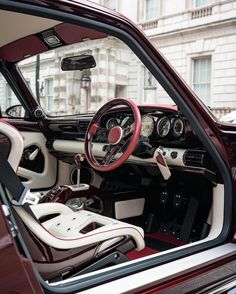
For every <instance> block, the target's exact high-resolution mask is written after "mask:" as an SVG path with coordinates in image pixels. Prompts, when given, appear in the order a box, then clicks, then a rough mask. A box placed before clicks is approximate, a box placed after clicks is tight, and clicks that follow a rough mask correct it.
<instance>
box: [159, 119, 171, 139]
mask: <svg viewBox="0 0 236 294" xmlns="http://www.w3.org/2000/svg"><path fill="white" fill-rule="evenodd" d="M170 127H171V123H170V119H169V118H168V116H162V117H160V118H159V119H158V121H157V125H156V131H157V134H158V135H159V136H160V137H162V138H163V137H166V136H167V135H168V134H169V132H170Z"/></svg>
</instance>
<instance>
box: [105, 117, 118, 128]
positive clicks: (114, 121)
mask: <svg viewBox="0 0 236 294" xmlns="http://www.w3.org/2000/svg"><path fill="white" fill-rule="evenodd" d="M118 125H119V120H118V119H117V118H114V117H112V118H110V119H109V120H108V121H107V123H106V128H107V129H108V130H111V129H112V128H114V127H116V126H118Z"/></svg>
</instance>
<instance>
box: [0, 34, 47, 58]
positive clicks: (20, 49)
mask: <svg viewBox="0 0 236 294" xmlns="http://www.w3.org/2000/svg"><path fill="white" fill-rule="evenodd" d="M47 50H48V47H47V46H46V45H45V44H44V43H43V41H42V40H40V39H39V37H38V36H35V35H30V36H27V37H25V38H22V39H20V40H17V41H15V42H12V43H10V44H7V45H5V46H3V47H2V48H0V58H1V59H4V60H7V61H9V62H17V61H20V60H22V59H25V58H27V57H30V56H33V55H36V54H39V53H42V52H45V51H47Z"/></svg>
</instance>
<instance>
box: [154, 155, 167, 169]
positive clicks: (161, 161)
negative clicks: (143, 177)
mask: <svg viewBox="0 0 236 294" xmlns="http://www.w3.org/2000/svg"><path fill="white" fill-rule="evenodd" d="M156 161H157V162H158V163H159V164H161V165H163V166H166V164H165V161H164V159H163V157H162V156H161V155H160V154H158V155H157V156H156Z"/></svg>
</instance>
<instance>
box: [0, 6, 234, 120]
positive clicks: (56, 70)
mask: <svg viewBox="0 0 236 294" xmlns="http://www.w3.org/2000/svg"><path fill="white" fill-rule="evenodd" d="M156 1H159V2H160V5H159V11H157V13H156V15H157V16H158V17H156V18H154V19H151V20H148V21H146V20H145V9H146V4H145V3H146V1H145V0H129V1H127V0H115V2H114V3H115V8H114V9H115V10H116V11H118V12H120V13H122V14H124V15H126V16H127V17H129V18H131V19H132V20H133V21H135V22H136V23H138V25H139V26H140V28H142V29H143V30H144V32H145V33H146V34H147V35H148V36H149V38H150V39H151V41H152V42H153V43H154V44H155V45H156V46H157V47H158V48H159V49H160V51H161V52H162V53H163V54H164V55H165V56H166V58H167V59H168V60H169V61H170V63H171V64H172V65H173V66H174V67H175V69H176V70H177V71H178V72H179V74H180V75H181V76H182V77H183V78H184V79H185V80H186V81H187V83H189V85H190V86H192V77H193V73H192V72H193V58H196V57H202V56H211V62H212V68H211V95H210V103H209V106H210V107H211V108H213V110H214V111H215V113H216V115H217V116H218V117H220V116H222V115H224V114H225V113H226V112H230V111H231V110H234V109H236V0H212V4H211V5H207V6H203V7H199V8H195V6H194V0H168V1H167V0H156ZM94 2H97V3H100V4H105V3H106V0H94ZM87 44H88V43H87ZM76 50H77V51H79V52H80V53H81V52H84V53H86V52H88V51H89V53H92V55H93V56H94V57H95V59H96V60H97V61H98V63H99V68H95V69H92V70H91V72H90V77H91V85H93V87H91V88H90V89H82V88H81V78H82V73H81V72H77V73H72V72H64V73H63V74H62V72H61V71H60V60H61V58H62V56H64V55H63V54H66V55H69V54H71V53H72V52H74V51H76ZM55 52H56V51H51V52H49V53H46V54H44V55H43V59H42V60H41V68H40V73H41V74H40V75H41V79H40V90H41V91H40V95H41V97H40V102H41V104H42V106H43V108H46V109H47V101H46V97H45V95H46V93H45V80H46V79H48V78H51V77H53V82H54V105H55V113H56V114H63V113H68V114H72V113H78V112H85V111H88V110H89V111H94V110H97V108H98V107H99V105H100V104H102V103H105V102H106V101H108V100H110V99H112V98H114V97H119V96H125V97H129V98H132V99H135V101H136V102H137V103H162V104H168V103H172V101H171V100H170V98H169V97H168V96H167V94H166V93H165V92H164V91H163V89H162V87H161V86H160V85H159V84H158V83H157V82H155V83H154V84H152V85H146V81H145V74H146V73H145V69H144V66H143V65H141V63H140V62H139V61H138V60H137V59H136V58H135V57H134V56H133V55H130V53H129V52H128V51H127V50H126V49H125V47H124V46H122V45H121V44H118V43H117V42H116V41H114V40H112V39H110V40H109V41H106V44H105V43H104V41H103V40H97V42H96V45H92V46H89V44H88V46H87V47H85V45H83V44H80V45H72V46H69V47H68V49H67V52H66V53H65V52H64V53H63V52H62V51H60V50H57V53H55ZM34 62H35V59H34V58H31V59H29V60H27V61H25V62H23V65H22V68H23V73H24V76H25V78H26V80H27V82H29V83H30V85H31V87H32V89H33V92H34V88H35V87H34V85H35V65H33V63H34ZM5 92H6V91H5V81H3V80H2V78H1V77H0V100H2V101H0V103H1V105H2V107H3V108H4V107H5V106H6V105H5V104H6V93H5ZM87 98H89V101H88V102H87V103H85V100H86V99H87ZM200 98H202V99H203V100H204V97H200Z"/></svg>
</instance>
